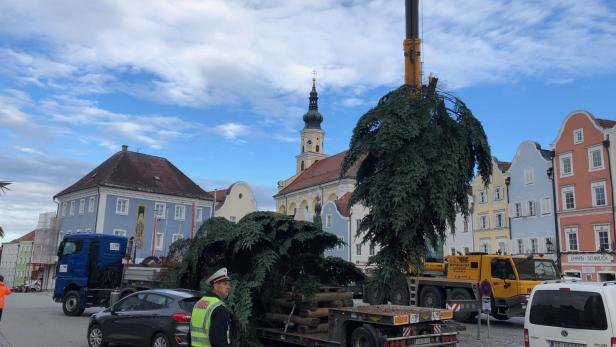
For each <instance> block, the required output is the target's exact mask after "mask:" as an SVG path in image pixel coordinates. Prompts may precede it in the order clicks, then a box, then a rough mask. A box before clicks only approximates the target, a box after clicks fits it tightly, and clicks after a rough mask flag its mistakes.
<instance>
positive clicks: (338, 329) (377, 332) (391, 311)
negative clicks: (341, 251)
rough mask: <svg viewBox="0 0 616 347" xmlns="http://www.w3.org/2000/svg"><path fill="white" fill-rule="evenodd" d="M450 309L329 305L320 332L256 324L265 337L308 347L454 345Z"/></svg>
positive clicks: (455, 333)
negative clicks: (324, 326) (322, 328)
mask: <svg viewBox="0 0 616 347" xmlns="http://www.w3.org/2000/svg"><path fill="white" fill-rule="evenodd" d="M452 318H453V312H451V311H449V310H443V309H431V308H424V307H410V306H398V305H370V306H357V307H343V308H330V309H329V315H328V319H327V321H328V329H327V332H323V333H305V334H302V333H298V332H285V331H284V329H279V328H267V327H259V328H257V335H258V336H259V337H260V338H262V339H266V340H272V341H278V342H286V343H290V344H294V345H299V346H311V347H334V346H335V347H341V346H343V347H348V346H351V347H363V346H370V347H398V346H423V347H429V346H430V347H431V346H455V345H456V344H457V341H458V336H457V334H458V333H457V330H455V328H453V327H449V326H448V325H447V324H446V322H447V321H448V320H450V319H452Z"/></svg>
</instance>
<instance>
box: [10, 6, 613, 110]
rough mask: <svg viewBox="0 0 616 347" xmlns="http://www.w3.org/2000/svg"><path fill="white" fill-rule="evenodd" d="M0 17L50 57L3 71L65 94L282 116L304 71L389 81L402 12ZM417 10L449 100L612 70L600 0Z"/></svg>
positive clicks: (239, 10) (68, 11)
mask: <svg viewBox="0 0 616 347" xmlns="http://www.w3.org/2000/svg"><path fill="white" fill-rule="evenodd" d="M2 7H3V10H4V11H0V13H4V15H2V14H0V21H2V22H4V23H7V24H8V25H5V26H3V28H2V29H0V30H3V31H4V32H5V34H6V35H16V36H17V37H22V38H26V39H39V38H41V37H42V38H44V40H45V42H46V47H48V48H49V52H48V54H47V55H45V56H42V55H41V54H38V53H36V52H30V51H28V52H26V51H23V50H17V49H2V50H1V51H0V54H2V57H3V59H2V60H3V61H6V63H7V64H6V65H7V67H5V68H4V70H5V73H13V74H17V75H19V76H20V77H22V78H31V79H33V80H36V81H39V82H40V81H43V82H45V83H48V85H50V86H57V87H58V88H69V89H72V90H73V91H74V92H76V93H84V92H103V91H104V90H116V91H117V90H120V91H122V92H125V93H132V94H135V95H140V96H143V97H149V98H156V99H157V100H158V101H162V102H175V103H180V104H186V105H195V104H214V105H216V104H241V103H245V102H248V103H249V104H250V105H252V106H253V107H254V108H255V109H256V110H263V109H268V110H270V113H269V114H268V115H269V116H280V115H284V114H288V113H285V112H284V111H283V110H279V111H275V110H276V109H277V108H278V107H279V106H280V105H279V103H280V100H281V98H282V99H284V97H285V95H293V98H291V100H290V102H291V103H293V104H295V103H296V102H297V101H298V99H297V98H299V97H305V91H306V88H307V84H308V83H307V82H308V78H309V76H310V72H311V71H312V70H313V69H316V70H317V71H318V76H319V83H320V85H321V86H322V87H323V88H324V89H328V90H331V91H336V90H338V91H344V92H345V93H347V92H348V93H350V94H353V93H354V92H355V91H356V90H357V88H358V86H361V87H362V88H366V89H368V90H369V89H371V88H374V87H377V86H382V85H397V84H401V82H402V73H401V72H402V63H403V57H402V51H401V46H402V45H401V42H402V39H403V37H402V36H403V32H404V18H403V13H404V10H403V4H402V3H400V2H396V1H386V0H372V1H354V2H338V1H333V0H319V1H311V2H303V1H302V2H299V1H261V2H252V1H251V2H246V1H223V0H211V1H207V2H202V1H182V2H176V1H164V0H157V1H151V2H149V3H148V5H147V6H144V5H143V4H142V3H135V2H131V1H112V2H106V3H104V4H96V5H92V6H81V5H77V4H75V2H74V1H68V0H66V1H54V2H53V3H47V2H42V3H41V2H37V1H23V0H15V1H7V2H4V4H3V5H2ZM75 7H80V9H79V11H82V12H80V15H79V16H75V15H74V13H75V11H76V9H75ZM422 9H423V12H422V13H423V14H422V19H423V23H422V32H423V39H424V40H423V41H424V50H423V53H424V61H425V71H426V72H429V71H433V72H435V73H436V74H437V75H439V76H440V77H441V78H442V79H443V80H444V81H446V82H447V83H448V84H449V85H450V86H451V87H453V88H455V87H460V86H468V85H474V84H478V83H484V82H503V81H510V80H511V79H512V78H515V76H521V75H522V76H536V77H538V78H541V77H542V76H547V77H553V76H554V75H562V74H564V75H567V76H571V77H573V78H574V77H577V76H580V75H588V74H590V75H592V74H598V73H601V72H606V71H609V72H614V66H613V64H612V63H611V60H612V57H613V56H614V53H616V48H615V47H616V35H614V34H616V23H615V21H614V18H613V15H612V14H613V13H614V12H613V11H610V4H609V3H608V2H606V1H599V0H588V1H584V2H583V3H580V2H579V1H574V0H568V1H543V2H533V1H515V2H511V1H506V0H498V1H486V0H484V1H479V0H476V1H465V2H461V1H455V0H443V1H439V2H426V3H425V4H423V5H422ZM11 24H13V25H11ZM121 76H132V77H136V78H137V79H138V80H139V79H141V80H142V82H136V83H128V82H126V81H123V82H122V81H119V79H120V78H121ZM63 78H64V79H65V80H63ZM69 79H70V81H69ZM84 86H88V88H85V89H84ZM277 105H278V106H277Z"/></svg>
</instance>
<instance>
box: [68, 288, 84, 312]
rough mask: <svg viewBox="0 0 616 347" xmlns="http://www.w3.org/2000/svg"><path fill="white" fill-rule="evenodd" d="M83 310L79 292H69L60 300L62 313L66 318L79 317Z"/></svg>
mask: <svg viewBox="0 0 616 347" xmlns="http://www.w3.org/2000/svg"><path fill="white" fill-rule="evenodd" d="M84 310H85V309H83V308H81V300H80V299H79V292H78V291H76V290H71V291H69V292H68V293H66V294H65V295H64V298H62V311H64V314H65V315H67V316H81V314H82V313H83V311H84Z"/></svg>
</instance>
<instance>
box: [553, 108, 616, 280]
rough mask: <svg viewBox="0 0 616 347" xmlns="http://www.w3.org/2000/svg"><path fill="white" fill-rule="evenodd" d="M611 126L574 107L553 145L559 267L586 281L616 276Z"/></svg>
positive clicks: (611, 278) (613, 123)
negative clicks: (560, 264)
mask: <svg viewBox="0 0 616 347" xmlns="http://www.w3.org/2000/svg"><path fill="white" fill-rule="evenodd" d="M614 125H616V122H615V121H611V120H604V119H597V118H595V117H594V116H593V115H591V114H590V113H589V112H586V111H575V112H572V113H570V114H569V115H568V116H567V117H566V118H565V120H564V121H563V123H562V125H561V128H560V130H559V132H558V135H557V137H556V140H555V141H554V143H553V147H554V151H555V156H556V157H555V159H556V163H557V164H555V166H556V167H555V172H556V175H555V179H556V187H557V189H556V192H557V197H556V200H557V205H558V224H559V225H558V228H559V231H560V246H561V247H560V248H561V259H560V260H561V263H562V271H563V273H564V274H566V275H570V276H576V277H581V278H582V279H584V280H589V281H604V280H614V279H616V263H615V260H614V240H616V237H615V234H614V224H615V223H614V218H615V215H614V208H613V204H614V202H613V201H614V192H613V178H612V176H611V174H610V168H611V170H612V172H614V171H613V170H614V167H613V163H612V161H613V157H612V155H613V154H614V150H613V146H614V144H613V143H612V142H611V141H610V138H609V134H612V133H613V131H614V130H613V127H614Z"/></svg>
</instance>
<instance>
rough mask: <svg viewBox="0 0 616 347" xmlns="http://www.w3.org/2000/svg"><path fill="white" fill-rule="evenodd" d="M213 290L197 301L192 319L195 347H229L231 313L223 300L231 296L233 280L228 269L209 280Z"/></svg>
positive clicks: (191, 337) (191, 328)
mask: <svg viewBox="0 0 616 347" xmlns="http://www.w3.org/2000/svg"><path fill="white" fill-rule="evenodd" d="M207 282H208V283H209V284H210V285H211V287H212V290H211V291H208V292H206V293H205V296H204V297H202V298H201V300H199V301H197V303H196V304H195V307H194V308H193V311H192V317H191V319H190V340H191V342H190V343H191V346H193V347H228V346H230V345H231V340H230V337H229V330H230V328H231V313H230V312H229V310H227V308H226V307H225V304H224V302H223V301H222V300H223V299H226V298H227V296H229V290H230V289H231V279H230V278H229V276H228V275H227V268H224V267H223V268H222V269H220V270H218V271H216V272H215V273H214V274H213V275H212V276H210V277H209V278H208V279H207Z"/></svg>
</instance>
